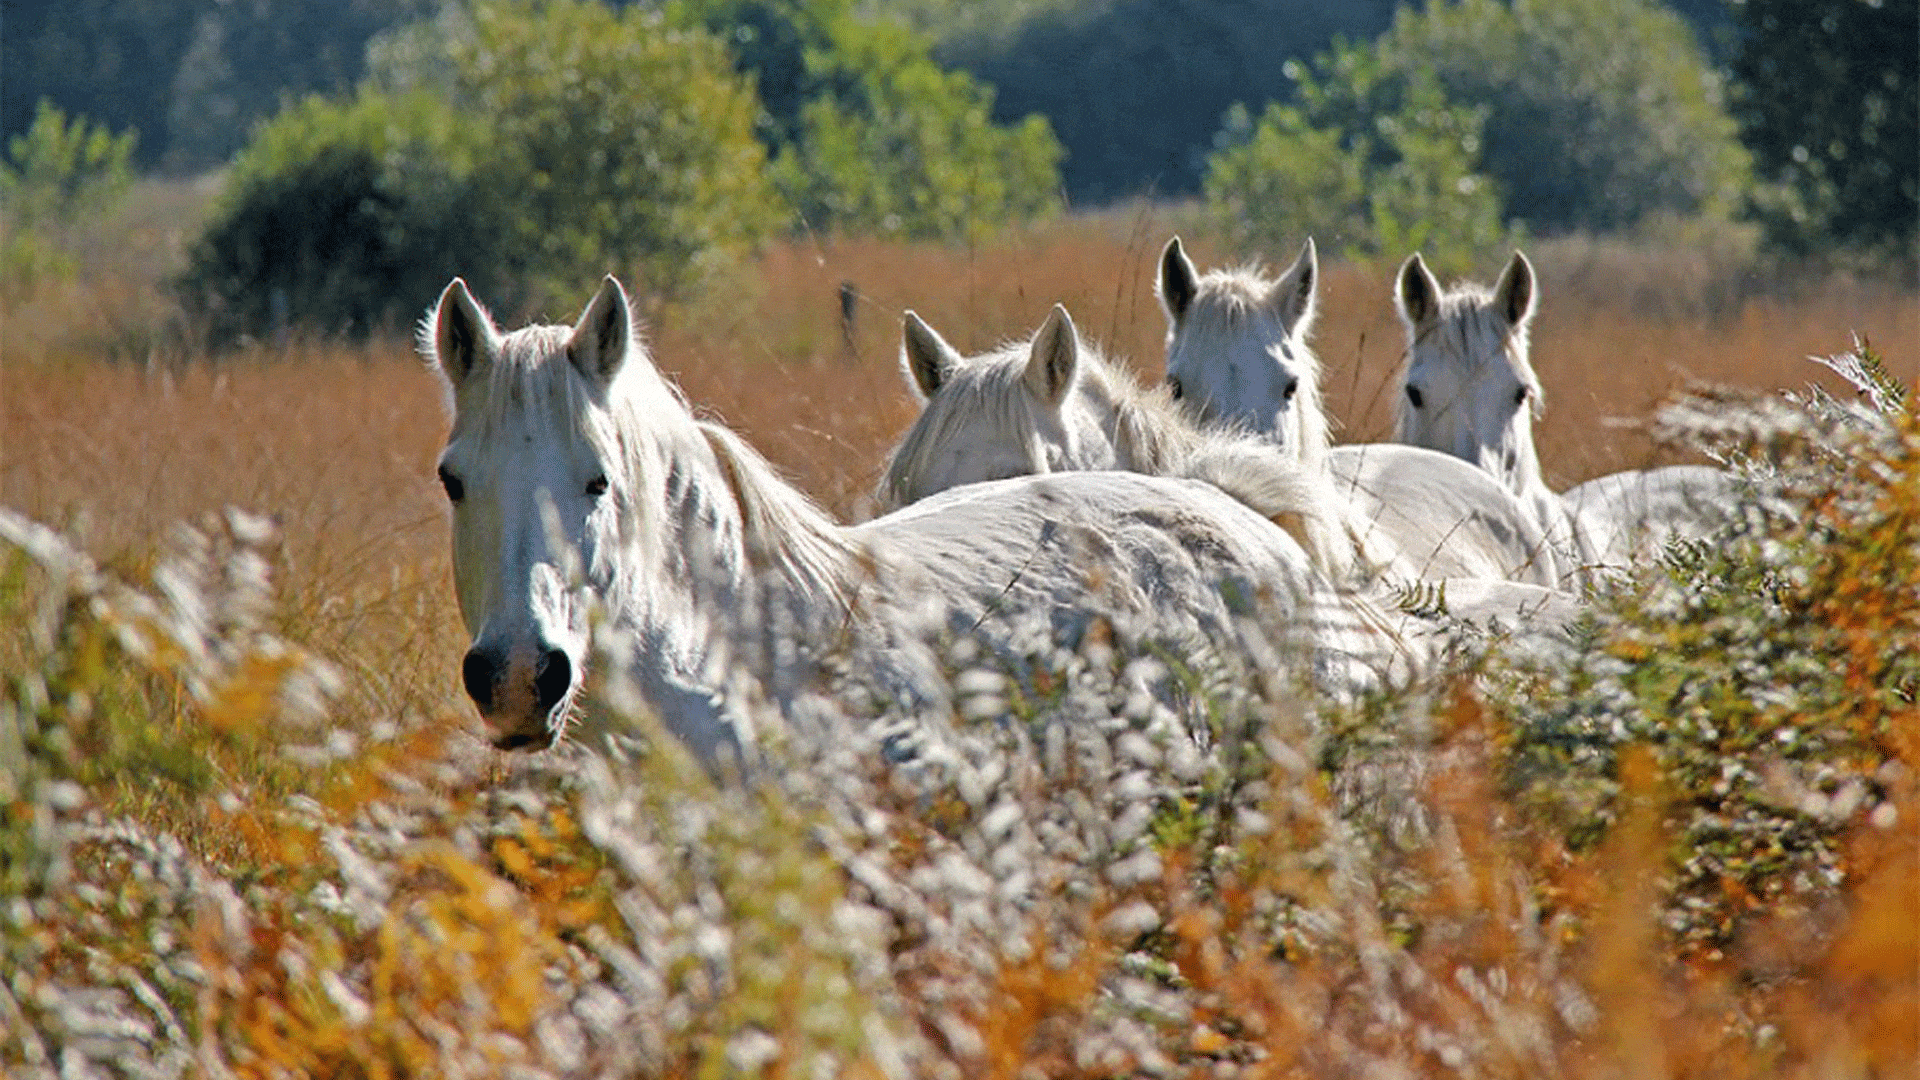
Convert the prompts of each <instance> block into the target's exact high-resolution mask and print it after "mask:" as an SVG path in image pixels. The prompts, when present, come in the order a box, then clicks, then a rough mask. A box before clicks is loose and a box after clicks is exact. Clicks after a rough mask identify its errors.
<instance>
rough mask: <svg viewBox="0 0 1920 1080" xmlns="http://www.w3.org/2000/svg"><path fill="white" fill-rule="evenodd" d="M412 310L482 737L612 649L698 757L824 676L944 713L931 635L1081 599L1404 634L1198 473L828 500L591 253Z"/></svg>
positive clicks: (1330, 629)
mask: <svg viewBox="0 0 1920 1080" xmlns="http://www.w3.org/2000/svg"><path fill="white" fill-rule="evenodd" d="M421 337H422V349H423V351H424V352H425V354H426V356H427V359H428V361H429V363H430V365H431V366H432V367H433V368H434V369H435V370H436V371H438V372H439V374H440V377H441V379H442V382H443V385H444V388H445V391H446V396H447V402H448V406H449V409H450V411H451V415H452V429H451V432H450V433H449V435H448V439H447V444H446V448H445V450H444V451H443V453H442V455H441V458H440V464H439V474H440V480H441V483H442V484H443V485H444V487H445V489H446V493H447V497H448V498H449V500H450V501H451V502H452V506H453V509H452V516H453V530H452V531H453V570H454V579H455V584H456V588H457V591H458V595H459V602H460V612H461V616H462V618H463V620H464V621H465V623H466V626H467V629H468V631H469V632H470V634H471V635H472V646H471V648H470V650H469V651H468V652H467V654H466V658H465V660H464V662H463V665H462V674H463V677H464V680H465V683H466V687H467V691H468V693H469V695H470V696H471V697H472V698H473V701H474V704H475V705H476V706H477V707H478V709H479V712H480V714H481V716H482V718H483V719H484V720H485V722H486V724H487V727H488V729H489V734H490V736H491V738H492V741H493V742H494V744H495V745H496V746H499V747H502V748H514V747H528V746H545V745H548V744H550V743H552V742H553V741H554V740H556V739H557V738H558V737H559V736H560V734H561V732H562V731H563V729H564V727H565V725H566V723H567V721H568V718H569V717H570V716H571V715H572V713H573V712H574V711H575V708H576V704H577V702H579V701H580V699H581V696H582V688H583V686H584V685H585V682H584V677H585V672H586V669H587V666H588V660H589V657H590V656H594V655H605V654H607V653H608V652H611V653H613V654H615V655H619V656H621V657H622V658H623V659H622V662H621V663H620V664H618V665H609V669H610V670H609V674H611V673H612V672H613V671H619V672H620V674H621V675H622V676H623V677H624V678H626V679H629V680H630V681H631V684H632V685H633V686H634V688H635V689H637V691H638V692H639V694H640V695H641V696H642V697H643V698H644V700H645V701H646V703H647V704H648V705H649V706H650V707H651V708H652V709H653V710H654V711H655V712H656V713H657V714H658V715H659V716H660V717H661V718H662V720H663V721H664V722H665V724H666V725H667V727H668V729H669V730H671V731H673V732H674V733H675V734H676V735H678V736H680V737H681V738H682V739H683V740H685V741H686V742H687V743H689V744H690V745H691V746H692V747H694V748H695V749H696V750H697V751H699V752H700V753H701V754H702V755H703V756H705V757H707V758H708V759H709V760H714V759H721V760H724V758H725V756H726V754H727V751H728V748H733V750H735V751H736V752H740V753H743V754H750V750H749V749H748V748H749V747H751V746H752V745H753V743H754V741H755V740H754V738H753V736H752V733H751V731H750V729H747V728H746V727H745V725H747V724H749V723H750V722H751V717H752V716H753V715H756V711H755V710H753V709H749V708H747V705H748V704H749V703H751V702H753V701H755V700H758V701H763V702H770V703H772V704H773V705H775V706H776V707H777V708H778V709H779V710H780V713H781V715H782V716H783V717H784V718H785V719H786V721H787V722H788V723H790V724H793V725H794V726H796V727H797V728H804V727H805V723H806V720H807V718H808V716H810V715H816V713H817V710H820V709H825V708H826V706H824V705H820V704H818V703H820V702H823V701H827V700H832V701H835V702H839V701H843V700H846V699H845V698H844V697H842V696H839V695H837V694H836V695H827V694H823V693H822V692H821V687H822V686H829V687H833V686H839V685H841V683H842V682H843V681H844V680H848V679H855V678H857V679H858V682H859V686H861V687H864V688H865V690H866V697H865V699H864V700H867V701H869V702H871V703H874V704H873V709H874V711H876V712H887V713H899V714H906V715H910V716H912V717H915V718H920V719H923V720H925V721H926V722H927V724H929V725H932V726H933V727H936V728H937V727H938V726H939V724H941V723H944V722H948V721H950V717H951V704H950V702H949V700H948V693H949V689H950V688H949V687H948V686H947V685H946V683H945V680H944V678H943V677H942V675H941V668H940V665H939V664H938V663H937V662H936V653H935V652H934V650H933V648H932V647H931V646H930V644H929V636H930V635H935V636H937V635H941V634H944V635H947V636H955V635H970V636H972V637H975V638H977V639H979V640H981V641H982V642H983V643H985V644H986V645H987V646H988V647H989V648H996V649H1001V650H1002V652H1001V653H1000V654H999V655H1024V656H1031V655H1039V654H1041V653H1046V652H1048V650H1051V649H1055V648H1058V647H1062V646H1064V647H1069V648H1070V647H1073V646H1074V645H1075V644H1076V642H1077V641H1078V639H1079V638H1081V637H1083V636H1084V635H1086V634H1087V633H1089V632H1091V628H1092V627H1093V626H1094V625H1095V623H1096V621H1099V620H1104V625H1105V626H1106V628H1107V630H1106V631H1103V632H1104V633H1110V634H1111V636H1112V637H1113V639H1115V640H1119V639H1121V638H1122V636H1123V635H1125V634H1129V633H1133V632H1134V631H1140V632H1142V633H1144V634H1149V635H1151V640H1152V641H1154V642H1158V643H1160V644H1161V645H1163V646H1164V647H1166V648H1167V649H1168V650H1169V652H1168V655H1176V656H1185V655H1194V650H1205V649H1207V648H1209V647H1210V648H1211V649H1212V650H1213V652H1214V653H1215V654H1216V655H1222V656H1238V655H1244V649H1245V647H1246V644H1247V642H1246V640H1245V639H1244V638H1243V637H1241V636H1239V635H1241V633H1242V632H1243V631H1244V629H1245V627H1246V625H1247V617H1248V616H1249V615H1250V614H1251V613H1254V612H1256V611H1257V612H1259V613H1263V614H1266V615H1270V616H1271V621H1269V622H1268V623H1267V624H1266V625H1267V627H1268V628H1269V629H1270V630H1271V631H1273V633H1274V635H1275V636H1274V640H1276V641H1280V640H1284V641H1286V642H1297V643H1298V644H1300V645H1301V646H1302V647H1303V648H1304V649H1305V650H1307V651H1306V652H1305V653H1304V654H1303V655H1305V656H1308V657H1310V658H1311V670H1312V673H1313V674H1314V675H1315V676H1316V677H1318V678H1319V679H1320V682H1321V685H1322V686H1331V687H1333V688H1334V689H1357V688H1361V687H1364V686H1365V685H1367V684H1368V682H1369V680H1371V679H1373V678H1375V677H1376V670H1375V668H1374V666H1373V665H1374V664H1376V662H1377V663H1378V664H1380V665H1382V666H1386V667H1391V666H1392V665H1394V664H1397V663H1398V662H1400V661H1399V646H1398V644H1397V642H1396V641H1395V640H1394V638H1393V634H1392V632H1391V631H1390V630H1388V629H1385V628H1384V626H1385V624H1384V623H1383V621H1382V620H1380V619H1379V618H1378V616H1377V614H1376V613H1375V612H1374V611H1372V609H1370V608H1368V607H1367V606H1366V605H1365V604H1364V603H1362V602H1360V601H1358V600H1356V599H1355V598H1353V597H1350V596H1347V595H1344V594H1340V593H1338V592H1336V591H1335V590H1334V589H1333V588H1332V587H1331V586H1330V585H1329V584H1328V583H1327V582H1326V580H1325V579H1324V577H1323V576H1322V575H1320V574H1318V573H1317V572H1315V571H1314V569H1313V568H1312V565H1311V563H1310V562H1309V560H1308V558H1307V556H1306V554H1305V553H1304V552H1303V551H1302V550H1301V548H1300V546H1299V545H1298V544H1297V543H1295V542H1294V541H1293V539H1292V538H1291V537H1290V536H1289V535H1288V534H1287V533H1285V532H1284V531H1282V530H1280V529H1278V528H1275V527H1274V526H1273V525H1272V524H1271V523H1270V522H1268V521H1267V520H1265V519H1264V518H1262V517H1260V516H1259V515H1257V514H1255V513H1253V512H1252V511H1250V510H1248V509H1247V508H1246V507H1245V506H1243V505H1241V504H1240V503H1239V502H1236V501H1235V500H1233V499H1231V498H1229V497H1227V496H1226V495H1224V494H1222V493H1220V492H1219V491H1218V490H1217V489H1215V488H1213V487H1211V486H1209V485H1205V484H1201V483H1196V482H1192V481H1178V480H1166V479H1160V478H1154V477H1146V476H1137V475H1132V474H1126V473H1099V474H1094V473H1075V474H1070V475H1062V476H1040V477H1023V478H1019V479H1014V480H1007V481H1002V482H997V483H992V484H980V485H973V486H970V487H967V488H964V489H960V490H956V491H953V492H949V493H947V494H946V495H943V496H939V497H936V498H932V499H927V500H925V501H923V502H920V503H918V504H916V505H915V506H913V507H911V508H909V509H907V510H905V511H902V512H899V513H895V514H890V515H887V516H885V517H882V518H879V519H877V520H874V521H871V522H868V523H866V524H864V525H861V526H857V527H852V528H848V527H843V526H841V525H838V524H836V523H835V522H833V521H832V520H831V519H830V518H828V516H827V515H826V514H825V513H824V512H822V511H821V510H820V509H819V508H817V507H816V506H815V505H814V504H813V503H812V502H811V501H810V500H808V499H807V498H806V496H804V495H803V494H802V493H800V492H799V491H798V490H796V489H795V488H793V487H792V486H791V485H789V484H787V483H786V482H784V481H783V480H781V479H780V478H779V476H778V475H777V474H776V473H775V472H774V470H773V469H772V467H771V466H770V465H769V464H768V463H767V462H766V461H765V460H764V459H763V458H761V457H760V456H759V455H758V454H756V453H755V452H754V451H753V450H752V449H751V448H749V447H748V446H747V445H746V444H745V443H744V442H742V441H741V440H740V439H739V438H738V437H737V436H735V435H733V434H732V433H731V432H729V431H727V430H726V429H725V428H723V427H720V426H719V425H716V424H713V423H708V422H702V421H699V420H696V419H695V418H694V416H693V415H692V413H691V412H690V411H689V410H688V408H687V405H686V403H685V402H684V401H683V399H682V398H681V396H680V394H679V393H678V391H677V390H676V389H674V388H673V387H672V386H671V385H670V384H668V382H667V381H666V380H665V379H664V378H663V377H662V376H661V375H660V373H659V372H658V370H656V369H655V367H654V365H653V363H652V361H651V360H650V359H649V357H648V355H647V353H646V350H645V348H644V346H643V345H642V343H641V341H640V338H639V334H638V332H637V331H636V330H635V328H634V327H633V324H632V322H631V314H630V308H629V305H628V301H627V297H626V294H625V292H624V291H623V290H622V289H621V288H620V286H619V284H618V283H617V282H616V281H614V280H613V279H612V278H608V279H606V281H605V282H604V283H603V284H602V286H601V288H600V290H599V292H598V293H597V294H596V295H595V296H594V298H593V299H592V301H591V302H590V303H589V304H588V305H587V307H586V310H585V312H584V313H583V314H582V315H581V317H580V319H579V322H578V323H577V324H576V325H574V326H572V327H565V326H537V325H536V326H529V327H525V328H523V329H520V330H516V331H513V332H512V333H508V334H502V333H501V332H500V331H499V330H497V329H496V328H495V326H494V323H493V321H492V319H491V318H490V317H489V316H488V315H487V313H486V312H485V311H484V310H483V309H482V308H481V307H480V305H479V304H478V303H476V302H475V300H474V299H473V297H472V296H471V295H470V294H469V292H468V291H467V288H466V286H465V284H464V283H463V282H461V281H459V280H458V279H456V280H455V281H454V282H453V283H452V284H450V285H449V286H448V287H447V289H446V291H445V293H444V294H443V295H442V296H441V298H440V301H439V303H438V305H437V306H436V308H435V309H434V311H433V312H432V313H431V314H430V315H429V316H428V319H427V320H426V322H425V323H424V324H423V326H422V330H421ZM1141 628H1144V630H1142V629H1141ZM1302 667H1303V669H1304V668H1306V667H1308V665H1304V664H1303V665H1302ZM622 669H623V670H622ZM598 685H600V684H598V683H596V686H598ZM595 696H597V695H595ZM810 702H811V703H814V704H813V705H809V703H810ZM836 707H837V706H836ZM810 708H811V709H815V710H816V713H809V712H808V710H809V709H810ZM835 715H839V714H835ZM943 718H946V719H944V720H943Z"/></svg>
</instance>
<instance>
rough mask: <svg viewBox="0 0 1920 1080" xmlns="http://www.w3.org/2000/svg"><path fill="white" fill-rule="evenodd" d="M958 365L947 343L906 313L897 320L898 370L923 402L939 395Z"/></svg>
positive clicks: (912, 314) (924, 324) (917, 318)
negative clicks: (900, 369)
mask: <svg viewBox="0 0 1920 1080" xmlns="http://www.w3.org/2000/svg"><path fill="white" fill-rule="evenodd" d="M959 364H960V354H959V353H958V352H957V351H955V350H954V347H953V346H951V345H949V344H947V340H946V339H945V338H943V337H941V336H940V335H939V334H937V333H935V332H934V329H933V327H931V326H928V325H927V324H926V323H925V322H923V321H921V318H920V316H918V315H915V314H914V313H913V312H912V311H908V312H907V313H906V314H905V315H903V316H902V317H901V320H900V366H901V367H902V368H905V369H906V373H907V381H908V382H910V383H912V384H913V387H914V389H915V390H917V391H918V392H919V394H920V396H921V397H922V398H930V397H932V396H933V395H934V394H936V393H938V392H939V390H940V388H941V387H942V386H944V385H946V382H947V380H948V379H949V378H951V377H952V376H953V369H954V368H955V367H957V366H959Z"/></svg>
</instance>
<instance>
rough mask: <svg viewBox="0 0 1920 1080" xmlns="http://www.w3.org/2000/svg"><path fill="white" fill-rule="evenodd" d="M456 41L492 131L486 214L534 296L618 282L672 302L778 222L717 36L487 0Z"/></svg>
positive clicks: (749, 107) (473, 103)
mask: <svg viewBox="0 0 1920 1080" xmlns="http://www.w3.org/2000/svg"><path fill="white" fill-rule="evenodd" d="M473 16H474V34H473V36H472V38H471V39H469V40H463V41H457V42H455V43H454V45H453V48H452V60H453V65H454V71H455V77H454V94H455V100H456V102H457V104H458V107H459V108H461V109H471V110H473V111H474V112H475V113H477V114H478V115H479V116H481V117H484V118H485V121H486V123H487V140H486V148H485V158H484V161H483V164H482V167H481V168H480V169H479V179H480V181H481V183H482V188H481V193H480V199H481V202H482V204H483V207H484V208H486V209H488V210H491V211H493V212H496V213H499V214H501V215H502V216H503V217H504V218H505V220H504V221H503V222H502V224H503V225H504V226H505V227H506V229H507V233H508V235H507V238H506V240H505V246H504V247H503V248H502V249H500V250H498V251H497V252H495V254H496V255H497V256H498V257H502V258H505V259H507V260H510V261H511V262H513V263H515V264H517V265H519V266H524V267H525V268H526V270H525V276H524V280H525V282H526V283H527V284H529V285H531V286H533V287H534V288H535V290H536V292H540V293H543V294H544V293H546V292H547V291H548V290H549V289H551V290H553V291H554V292H556V293H557V292H559V291H567V292H569V293H570V291H571V290H574V289H576V288H578V282H579V279H580V274H581V272H582V271H583V269H585V270H586V271H587V272H589V273H592V272H607V273H617V274H620V275H622V276H624V277H626V278H627V279H628V280H629V281H633V282H637V283H639V284H640V285H641V287H642V290H643V291H645V292H650V293H654V294H660V295H669V296H671V295H677V294H680V293H684V292H685V291H687V290H689V289H691V288H692V287H694V286H695V285H697V284H698V283H699V282H701V281H702V280H704V279H705V277H706V276H707V275H708V274H710V273H711V272H713V271H714V270H716V269H718V268H719V267H721V266H723V265H724V264H725V263H726V262H727V261H729V260H730V259H732V258H734V257H737V256H738V255H740V254H743V253H744V252H745V251H746V250H748V249H750V248H751V247H753V246H754V245H756V244H758V243H759V242H760V241H761V240H762V239H763V238H764V237H765V236H766V235H767V234H768V232H769V230H770V229H771V228H772V227H773V226H774V225H775V224H776V213H777V211H776V208H775V206H774V204H773V201H772V199H771V197H770V194H769V191H768V189H767V185H766V179H765V169H764V161H765V158H764V155H763V153H762V152H761V149H760V147H759V145H758V144H757V143H755V142H754V140H753V136H752V124H753V120H754V105H753V95H752V92H751V90H750V89H749V88H748V87H747V86H746V85H745V84H744V82H743V81H741V80H738V79H736V78H733V77H732V76H731V75H730V74H729V73H728V72H727V60H726V56H725V53H724V51H723V49H722V47H721V45H720V43H719V42H717V41H715V40H714V39H713V38H711V37H709V36H707V35H705V34H702V33H698V32H695V31H689V30H677V29H672V28H670V27H668V26H666V25H665V24H664V23H663V22H662V20H661V19H660V18H659V16H657V15H656V14H653V13H649V12H646V11H642V10H640V9H637V8H631V9H628V10H626V11H625V12H614V11H612V10H610V9H609V8H607V7H606V6H604V5H602V4H598V3H592V2H588V0H562V2H555V3H530V2H527V3H521V2H514V3H498V4H483V5H481V6H478V7H476V8H475V9H474V13H473Z"/></svg>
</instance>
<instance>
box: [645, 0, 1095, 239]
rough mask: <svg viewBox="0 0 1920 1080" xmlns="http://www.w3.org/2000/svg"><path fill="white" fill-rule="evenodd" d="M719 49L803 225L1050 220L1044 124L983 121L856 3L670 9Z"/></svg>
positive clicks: (681, 1)
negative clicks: (753, 96) (745, 92)
mask: <svg viewBox="0 0 1920 1080" xmlns="http://www.w3.org/2000/svg"><path fill="white" fill-rule="evenodd" d="M667 10H668V12H669V16H670V17H671V18H672V19H674V20H675V21H677V22H680V23H683V24H687V25H694V26H701V27H705V28H707V29H709V30H711V31H713V32H714V33H716V34H718V35H721V36H722V37H723V39H724V40H726V41H727V42H728V43H729V47H730V49H731V50H732V53H733V56H734V63H735V65H736V67H737V68H738V70H740V71H741V72H743V73H748V74H751V75H752V76H753V78H754V81H755V85H756V87H757V89H758V91H759V94H760V101H761V106H762V113H761V118H760V123H759V126H758V130H759V132H760V135H761V139H762V141H763V142H765V143H766V145H767V148H768V152H769V153H770V154H771V155H773V156H774V158H775V164H774V173H773V175H774V180H775V183H776V184H777V185H778V186H779V188H780V190H781V192H782V193H783V194H784V195H785V196H786V197H787V199H788V200H789V202H791V204H792V205H793V207H794V209H795V210H796V211H797V212H798V213H799V215H800V219H801V221H802V223H803V224H804V225H806V226H807V227H811V228H817V229H838V230H842V231H852V232H871V233H880V234H884V235H894V236H906V237H917V238H952V237H959V236H965V235H969V234H973V233H977V232H979V231H980V230H982V229H986V228H990V227H993V226H996V225H999V224H1001V223H1004V222H1007V221H1015V220H1022V219H1026V218H1031V217H1034V216H1036V215H1039V214H1043V213H1045V212H1047V211H1049V210H1051V209H1052V208H1053V207H1054V206H1055V205H1056V204H1057V201H1058V196H1057V191H1058V188H1059V161H1060V147H1059V144H1058V142H1056V141H1055V140H1054V138H1053V134H1052V132H1051V130H1050V129H1049V128H1048V127H1047V123H1046V121H1045V120H1043V119H1041V118H1039V117H1033V116H1030V117H1026V118H1024V119H1021V120H1018V121H1014V122H1011V123H1008V124H1005V125H999V124H995V123H994V121H993V119H992V108H993V92H992V91H991V90H990V89H988V88H987V87H984V86H982V85H980V84H979V83H978V82H976V81H975V80H974V79H973V78H971V77H970V76H968V75H966V74H964V73H960V72H947V71H942V70H941V69H940V67H939V65H937V64H935V63H934V62H933V59H932V56H931V53H930V44H929V43H928V41H927V40H926V39H925V38H923V37H921V36H919V35H918V34H916V33H914V32H912V31H910V30H908V29H906V28H905V27H902V26H898V25H895V24H892V23H888V22H883V21H868V20H863V19H860V18H857V17H856V16H855V13H854V8H853V4H852V0H676V2H675V3H672V4H670V5H668V8H667Z"/></svg>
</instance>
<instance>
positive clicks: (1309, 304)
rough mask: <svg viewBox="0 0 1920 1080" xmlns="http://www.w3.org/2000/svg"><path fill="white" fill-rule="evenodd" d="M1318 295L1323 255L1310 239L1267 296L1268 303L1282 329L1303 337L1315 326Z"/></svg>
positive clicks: (1301, 246)
mask: <svg viewBox="0 0 1920 1080" xmlns="http://www.w3.org/2000/svg"><path fill="white" fill-rule="evenodd" d="M1319 291H1320V253H1319V251H1318V250H1316V249H1315V248H1314V246H1313V237H1311V236H1309V237H1307V242H1306V243H1304V244H1302V245H1300V255H1299V257H1297V258H1295V259H1294V260H1293V265H1292V266H1289V267H1287V272H1286V273H1284V274H1281V275H1280V280H1279V281H1278V282H1276V283H1275V284H1274V286H1273V291H1272V292H1269V293H1268V294H1267V303H1268V305H1269V306H1271V307H1272V309H1273V313H1274V315H1276V316H1278V317H1279V319H1280V322H1281V323H1282V324H1283V325H1285V326H1287V327H1288V328H1290V329H1291V330H1293V331H1295V332H1296V333H1302V334H1304V333H1306V332H1307V330H1308V328H1309V327H1311V326H1312V325H1313V315H1314V312H1315V311H1316V310H1318V303H1317V301H1316V298H1317V296H1318V295H1319Z"/></svg>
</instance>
